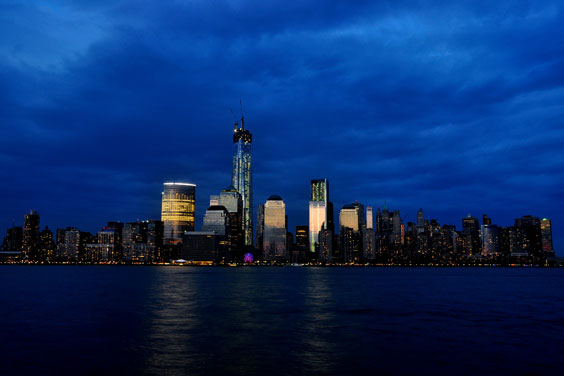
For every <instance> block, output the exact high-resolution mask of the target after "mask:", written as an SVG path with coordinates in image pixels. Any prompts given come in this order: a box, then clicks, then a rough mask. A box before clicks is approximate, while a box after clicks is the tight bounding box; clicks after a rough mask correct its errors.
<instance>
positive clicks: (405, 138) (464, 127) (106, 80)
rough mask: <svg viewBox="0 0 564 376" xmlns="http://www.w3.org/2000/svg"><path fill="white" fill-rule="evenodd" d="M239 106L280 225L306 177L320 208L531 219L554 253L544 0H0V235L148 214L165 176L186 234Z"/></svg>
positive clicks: (552, 86) (548, 33)
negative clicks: (173, 183)
mask: <svg viewBox="0 0 564 376" xmlns="http://www.w3.org/2000/svg"><path fill="white" fill-rule="evenodd" d="M46 3H49V5H47V4H46ZM352 3H354V4H355V6H351V5H350V4H352ZM240 98H242V100H243V106H244V113H245V119H246V125H247V128H248V129H250V130H251V132H252V133H253V141H254V143H253V158H254V178H255V181H254V190H255V207H256V205H257V204H259V203H262V202H264V201H265V199H266V198H267V197H268V196H270V195H271V194H279V195H281V196H282V197H283V198H284V200H285V202H286V204H287V214H288V216H289V224H290V229H291V230H292V232H293V230H294V229H295V226H296V225H300V224H307V203H308V199H309V196H308V195H309V180H310V179H312V178H322V177H326V178H328V179H329V180H330V189H331V192H330V196H331V200H332V201H333V202H334V203H335V208H336V211H338V210H339V209H340V208H341V207H342V205H343V204H345V203H349V202H354V201H355V200H358V201H359V202H361V203H364V204H365V205H373V206H374V207H378V206H383V204H384V201H385V200H387V201H388V206H389V207H390V209H399V210H401V213H402V217H403V219H404V222H405V223H407V222H408V221H414V220H415V218H416V211H417V210H418V209H419V208H420V207H422V208H423V210H424V212H425V216H426V217H427V218H437V219H438V220H439V222H440V223H449V224H450V223H452V224H456V225H457V227H459V228H460V226H461V218H462V217H464V216H466V215H467V214H468V213H472V214H473V215H475V216H479V217H480V218H481V216H482V214H484V213H487V214H488V215H489V216H490V217H492V218H493V222H494V223H497V224H499V225H502V226H507V225H511V224H512V223H513V219H514V218H516V217H519V216H522V215H525V214H532V215H535V216H539V217H548V218H551V219H552V224H553V235H554V245H555V249H556V251H557V253H558V254H559V255H560V256H564V250H563V249H562V247H563V246H564V228H563V223H564V205H563V202H564V188H563V187H564V152H563V149H564V120H563V119H564V5H563V4H562V2H561V1H526V2H525V1H505V2H503V4H502V5H501V4H500V3H499V2H495V1H489V0H488V1H482V0H471V1H445V2H444V3H443V4H441V2H437V1H432V2H431V1H402V0H393V1H378V2H374V1H354V2H351V1H348V0H347V1H310V0H302V1H297V2H291V1H290V2H288V1H250V0H249V1H235V0H231V1H180V0H177V1H139V0H135V1H133V0H132V1H117V0H111V1H102V0H96V1H90V0H88V1H70V0H69V1H63V0H61V1H49V2H45V1H24V0H17V1H3V2H2V4H1V5H0V130H1V137H0V166H2V169H1V171H2V179H1V180H0V197H2V198H3V199H2V200H1V201H0V234H1V235H0V237H3V236H4V234H5V230H6V228H8V227H9V226H11V225H12V223H13V222H15V223H16V224H19V225H21V224H23V216H24V214H25V213H26V212H28V211H29V209H30V208H34V209H37V210H38V212H39V214H40V215H41V222H42V227H43V226H44V225H49V227H50V228H53V229H54V228H57V227H64V226H67V225H71V226H75V227H78V228H80V229H82V230H85V231H92V232H97V231H98V230H99V229H100V228H101V227H102V226H103V225H104V223H105V222H106V221H108V220H121V221H124V222H125V221H132V220H136V219H149V218H159V217H160V199H161V191H162V183H163V182H164V181H167V180H177V181H186V182H193V183H196V184H197V185H198V188H197V218H196V224H197V228H199V227H200V226H201V222H202V217H203V213H204V211H205V209H206V208H207V205H208V202H209V195H210V194H217V193H218V192H219V190H221V189H222V188H224V187H226V186H228V185H229V184H230V179H231V155H232V130H233V128H232V124H233V119H232V116H231V113H230V111H229V109H230V108H233V109H234V110H235V111H236V113H238V112H239V110H238V109H239V99H240Z"/></svg>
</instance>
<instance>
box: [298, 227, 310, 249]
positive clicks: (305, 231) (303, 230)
mask: <svg viewBox="0 0 564 376" xmlns="http://www.w3.org/2000/svg"><path fill="white" fill-rule="evenodd" d="M296 248H297V249H298V250H299V251H300V252H304V251H307V250H308V248H309V226H296Z"/></svg>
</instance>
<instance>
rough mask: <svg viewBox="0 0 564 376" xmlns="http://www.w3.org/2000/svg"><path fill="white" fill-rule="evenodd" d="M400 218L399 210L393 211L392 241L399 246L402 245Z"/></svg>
mask: <svg viewBox="0 0 564 376" xmlns="http://www.w3.org/2000/svg"><path fill="white" fill-rule="evenodd" d="M401 225H402V223H401V216H400V211H399V210H394V211H393V213H392V235H393V237H392V241H393V242H394V243H395V244H396V245H399V244H401V243H402V237H401V234H402V231H401Z"/></svg>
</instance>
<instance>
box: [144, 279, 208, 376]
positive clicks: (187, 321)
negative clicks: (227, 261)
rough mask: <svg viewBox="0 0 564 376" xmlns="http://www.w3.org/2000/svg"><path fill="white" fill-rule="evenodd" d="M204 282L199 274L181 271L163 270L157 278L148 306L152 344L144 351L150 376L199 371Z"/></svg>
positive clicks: (147, 345) (150, 342)
mask: <svg viewBox="0 0 564 376" xmlns="http://www.w3.org/2000/svg"><path fill="white" fill-rule="evenodd" d="M201 281H202V280H201V278H198V276H197V274H195V273H193V272H192V271H190V270H186V269H180V268H160V270H159V273H157V275H156V277H155V278H154V280H153V285H152V288H151V290H150V295H149V299H148V303H147V306H146V312H147V314H148V317H147V319H148V321H149V325H148V333H147V334H148V340H147V341H146V343H145V344H144V345H143V348H142V352H145V353H147V358H146V370H147V371H148V372H149V373H151V374H164V373H171V374H177V373H181V371H182V370H183V369H187V368H190V369H196V368H197V367H198V364H199V363H200V360H201V359H198V358H199V357H200V356H199V355H198V354H199V350H200V349H199V348H198V347H199V346H198V343H197V337H196V333H195V332H196V331H197V330H198V329H199V328H200V326H201V325H202V321H201V315H200V313H199V310H198V305H199V299H198V296H199V295H200V294H201V290H202V286H201Z"/></svg>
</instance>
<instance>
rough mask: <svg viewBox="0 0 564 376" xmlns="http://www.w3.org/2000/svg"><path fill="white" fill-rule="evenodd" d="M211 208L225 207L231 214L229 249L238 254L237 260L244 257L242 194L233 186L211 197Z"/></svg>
mask: <svg viewBox="0 0 564 376" xmlns="http://www.w3.org/2000/svg"><path fill="white" fill-rule="evenodd" d="M211 206H223V207H224V208H225V209H226V210H227V212H228V213H229V234H228V241H229V248H230V250H231V251H232V252H235V253H236V254H237V258H241V257H242V256H243V253H244V252H243V250H244V239H245V234H244V231H243V199H242V197H241V194H239V192H238V191H237V190H236V189H235V187H233V186H229V187H227V188H225V189H223V190H222V191H221V193H220V194H219V195H213V196H211V197H210V207H211Z"/></svg>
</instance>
